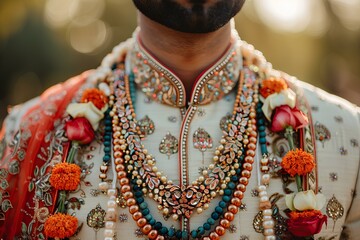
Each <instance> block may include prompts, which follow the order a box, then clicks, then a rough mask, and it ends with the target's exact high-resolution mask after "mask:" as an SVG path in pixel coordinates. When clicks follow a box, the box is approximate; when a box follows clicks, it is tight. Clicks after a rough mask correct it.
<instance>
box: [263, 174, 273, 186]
mask: <svg viewBox="0 0 360 240" xmlns="http://www.w3.org/2000/svg"><path fill="white" fill-rule="evenodd" d="M270 178H271V177H270V174H264V175H263V176H262V177H261V181H262V183H263V184H268V183H269V182H270Z"/></svg>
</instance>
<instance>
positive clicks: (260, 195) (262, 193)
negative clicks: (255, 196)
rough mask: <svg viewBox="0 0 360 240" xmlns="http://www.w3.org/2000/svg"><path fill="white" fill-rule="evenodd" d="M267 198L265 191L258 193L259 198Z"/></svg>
mask: <svg viewBox="0 0 360 240" xmlns="http://www.w3.org/2000/svg"><path fill="white" fill-rule="evenodd" d="M263 196H267V191H261V192H259V197H263Z"/></svg>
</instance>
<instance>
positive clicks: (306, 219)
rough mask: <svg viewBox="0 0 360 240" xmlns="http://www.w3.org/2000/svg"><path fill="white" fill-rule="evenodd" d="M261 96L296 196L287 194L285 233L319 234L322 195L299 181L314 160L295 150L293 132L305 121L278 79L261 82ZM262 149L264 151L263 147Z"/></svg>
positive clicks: (284, 83) (307, 154)
mask: <svg viewBox="0 0 360 240" xmlns="http://www.w3.org/2000/svg"><path fill="white" fill-rule="evenodd" d="M260 93H261V95H262V97H263V98H264V100H263V106H262V110H263V113H264V115H265V116H266V118H267V119H268V120H269V121H270V126H271V127H270V129H271V131H272V132H275V133H279V132H283V133H284V136H285V137H286V138H287V140H288V143H289V146H290V149H291V150H290V151H289V152H288V153H287V154H286V155H285V156H284V157H283V159H282V162H281V167H282V169H283V170H284V171H285V172H286V173H287V174H289V175H290V176H291V177H295V180H296V185H297V190H298V192H297V193H296V194H287V195H286V197H285V200H286V205H287V207H288V208H289V210H290V212H289V213H288V216H289V219H288V221H287V224H288V230H289V231H290V232H291V234H292V235H293V236H295V237H312V236H313V235H314V234H317V233H319V232H320V231H321V228H322V225H323V224H324V223H326V216H325V215H323V214H322V213H321V211H319V210H320V209H322V208H323V206H324V205H325V200H326V199H325V196H324V195H322V194H319V193H318V194H315V193H314V192H313V191H312V190H306V189H305V191H304V189H303V188H304V186H303V183H302V178H303V177H305V176H306V175H307V174H308V173H310V172H312V171H313V169H314V168H315V167H316V164H315V161H314V157H313V156H312V155H311V154H309V153H307V152H305V151H304V150H302V149H298V148H295V144H294V136H293V134H294V131H297V130H299V129H302V128H304V127H305V126H306V125H308V123H309V122H308V119H307V117H306V116H305V114H304V113H303V112H301V111H300V110H299V109H297V108H296V106H295V105H296V96H295V93H293V92H292V90H291V89H289V88H288V87H287V85H286V82H285V81H284V80H283V79H281V78H270V79H267V80H264V81H263V82H262V87H261V89H260ZM262 149H263V148H262Z"/></svg>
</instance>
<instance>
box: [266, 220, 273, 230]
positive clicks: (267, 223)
mask: <svg viewBox="0 0 360 240" xmlns="http://www.w3.org/2000/svg"><path fill="white" fill-rule="evenodd" d="M274 225H275V223H274V221H273V220H268V221H264V222H263V227H264V228H265V229H269V228H273V227H274Z"/></svg>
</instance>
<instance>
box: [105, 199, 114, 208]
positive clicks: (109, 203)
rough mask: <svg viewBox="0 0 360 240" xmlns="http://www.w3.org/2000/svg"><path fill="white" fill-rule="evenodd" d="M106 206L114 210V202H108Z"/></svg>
mask: <svg viewBox="0 0 360 240" xmlns="http://www.w3.org/2000/svg"><path fill="white" fill-rule="evenodd" d="M107 206H108V208H115V207H116V202H115V201H114V200H109V201H108V202H107Z"/></svg>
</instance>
